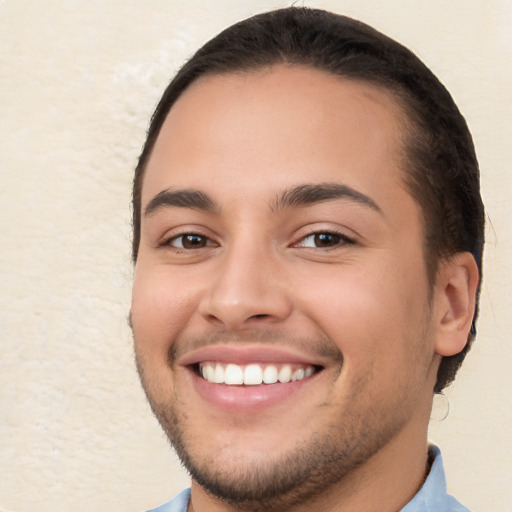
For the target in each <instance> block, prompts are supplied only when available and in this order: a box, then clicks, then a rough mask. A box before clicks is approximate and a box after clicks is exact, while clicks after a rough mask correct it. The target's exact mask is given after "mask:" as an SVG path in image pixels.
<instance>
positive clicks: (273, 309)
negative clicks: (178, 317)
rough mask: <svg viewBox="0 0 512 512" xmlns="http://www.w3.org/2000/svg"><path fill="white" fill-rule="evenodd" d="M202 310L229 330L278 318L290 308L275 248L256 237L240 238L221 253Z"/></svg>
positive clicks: (287, 313)
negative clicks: (251, 322) (258, 321)
mask: <svg viewBox="0 0 512 512" xmlns="http://www.w3.org/2000/svg"><path fill="white" fill-rule="evenodd" d="M216 272H217V274H216V275H214V276H212V279H211V283H212V284H211V286H210V288H209V290H208V292H207V293H206V295H205V297H204V300H203V306H202V312H203V315H205V316H206V317H208V318H209V319H210V320H216V321H220V322H221V323H222V324H223V327H225V328H228V329H240V328H243V327H244V326H245V324H246V323H247V322H248V321H255V320H260V321H261V320H263V319H266V320H267V321H274V322H276V321H279V320H283V319H284V318H286V317H287V316H288V315H289V313H290V311H291V302H290V298H289V297H288V294H287V287H286V285H285V282H284V280H285V279H284V275H283V274H282V273H281V272H280V265H279V258H278V256H277V254H276V251H275V250H274V249H273V248H272V247H271V245H270V244H269V243H268V242H267V243H264V242H262V241H259V242H258V241H257V240H256V239H255V238H254V237H253V236H244V237H240V238H238V239H237V240H235V241H233V243H232V244H230V245H229V246H227V247H225V250H224V253H223V254H222V255H221V256H219V260H218V266H217V268H216Z"/></svg>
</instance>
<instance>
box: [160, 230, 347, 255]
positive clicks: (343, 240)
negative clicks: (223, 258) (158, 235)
mask: <svg viewBox="0 0 512 512" xmlns="http://www.w3.org/2000/svg"><path fill="white" fill-rule="evenodd" d="M325 235H327V236H328V237H334V238H335V239H337V241H335V243H333V244H332V245H327V246H324V247H307V246H306V245H304V243H305V241H306V240H307V239H308V238H313V239H315V238H316V237H320V236H325ZM186 237H190V238H193V237H195V238H198V239H201V241H203V242H204V245H200V246H196V247H184V246H183V241H184V239H185V238H186ZM180 239H181V247H177V246H175V245H173V242H175V241H177V240H180ZM209 242H212V240H211V238H209V237H208V236H206V235H203V234H201V233H195V232H189V233H182V234H180V235H175V236H173V237H171V238H168V239H166V240H164V241H163V242H162V243H161V244H160V246H162V247H164V246H167V247H171V248H172V249H174V250H175V251H176V252H186V251H193V250H197V249H205V248H208V247H215V245H216V244H215V243H210V244H209ZM355 243H356V241H355V240H353V239H352V238H350V237H348V236H346V235H345V234H343V233H340V232H338V231H329V230H325V231H322V230H319V231H314V232H312V233H309V234H307V235H305V236H303V237H301V238H300V240H299V241H298V242H295V243H293V244H292V245H291V247H303V248H305V249H325V250H329V249H331V250H332V249H337V248H338V247H340V246H343V245H354V244H355Z"/></svg>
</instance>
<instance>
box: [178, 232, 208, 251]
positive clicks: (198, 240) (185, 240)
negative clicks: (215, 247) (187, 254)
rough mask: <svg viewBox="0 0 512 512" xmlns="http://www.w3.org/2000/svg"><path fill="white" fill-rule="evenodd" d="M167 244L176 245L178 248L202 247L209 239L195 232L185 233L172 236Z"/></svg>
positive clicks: (206, 244) (205, 245)
mask: <svg viewBox="0 0 512 512" xmlns="http://www.w3.org/2000/svg"><path fill="white" fill-rule="evenodd" d="M169 245H171V246H172V247H177V248H178V249H202V248H203V247H207V246H208V245H211V244H209V239H208V237H206V236H203V235H198V234H196V233H187V234H186V235H180V236H177V237H176V238H173V239H172V240H171V241H170V242H169Z"/></svg>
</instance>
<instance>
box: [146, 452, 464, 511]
mask: <svg viewBox="0 0 512 512" xmlns="http://www.w3.org/2000/svg"><path fill="white" fill-rule="evenodd" d="M430 456H431V457H434V462H433V464H432V468H431V469H430V473H429V475H428V477H427V479H426V480H425V483H424V484H423V486H422V487H421V489H420V490H419V491H418V493H417V494H416V496H414V498H413V499H412V500H411V501H410V502H409V503H408V504H407V505H406V506H405V507H404V508H403V509H402V510H401V511H400V512H470V511H469V509H467V508H466V507H464V506H463V505H461V504H460V503H459V502H458V501H457V500H456V499H455V498H454V497H453V496H450V495H449V494H448V493H447V491H446V477H445V474H444V466H443V458H442V456H441V452H440V451H439V448H437V447H436V446H431V447H430ZM189 500H190V489H185V490H184V491H182V492H180V494H178V495H177V496H176V497H175V498H174V499H173V500H171V501H169V502H168V503H166V504H165V505H162V506H160V507H158V508H155V509H153V510H148V512H187V506H188V502H189Z"/></svg>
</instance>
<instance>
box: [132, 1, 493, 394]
mask: <svg viewBox="0 0 512 512" xmlns="http://www.w3.org/2000/svg"><path fill="white" fill-rule="evenodd" d="M276 64H292V65H303V66H308V67H311V68H314V69H318V70H322V71H326V72H328V73H331V74H333V75H337V76H341V77H346V78H350V79H353V80H357V81H361V82H365V83H368V84H371V85H374V86H377V87H380V88H382V89H385V90H386V91H389V92H390V93H391V94H393V96H394V97H395V99H396V101H397V102H398V103H399V104H400V106H401V107H402V109H403V111H404V113H405V115H406V119H407V128H406V132H405V133H404V137H405V140H404V145H405V152H406V156H407V164H406V166H404V169H403V171H404V176H403V179H404V183H405V184H406V185H407V187H408V189H409V191H410V193H411V195H412V196H413V197H414V198H415V200H416V201H417V202H418V204H419V205H420V207H421V211H422V214H423V225H424V234H425V239H424V252H425V261H426V265H427V272H428V278H429V281H430V283H432V284H433V283H434V282H435V279H436V275H437V268H438V263H439V261H440V260H441V259H443V258H449V257H450V256H452V255H454V254H456V253H458V252H463V251H468V252H470V253H471V254H472V255H473V256H474V258H475V260H476V263H477V265H478V269H479V272H480V275H481V272H482V251H483V243H484V208H483V204H482V200H481V197H480V185H479V168H478V162H477V159H476V155H475V150H474V146H473V142H472V138H471V134H470V132H469V129H468V127H467V125H466V122H465V120H464V118H463V116H462V115H461V113H460V112H459V110H458V108H457V106H456V105H455V103H454V101H453V99H452V97H451V95H450V94H449V92H448V91H447V90H446V88H445V87H444V86H443V85H442V84H441V82H440V81H439V80H438V79H437V78H436V77H435V76H434V75H433V73H432V72H431V71H430V70H429V69H428V68H427V67H426V66H425V65H424V64H423V63H422V62H421V61H420V60H419V59H418V58H417V57H416V56H415V55H414V54H413V53H412V52H410V51H409V50H408V49H406V48H405V47H403V46H401V45H400V44H399V43H397V42H396V41H394V40H392V39H390V38H388V37H386V36H385V35H383V34H381V33H379V32H377V31H376V30H374V29H373V28H371V27H369V26H367V25H365V24H363V23H361V22H359V21H356V20H353V19H350V18H347V17H345V16H340V15H334V14H331V13H327V12H324V11H320V10H313V9H307V8H289V9H282V10H278V11H274V12H271V13H266V14H261V15H258V16H254V17H253V18H250V19H248V20H245V21H242V22H240V23H238V24H236V25H233V26H231V27H229V28H228V29H226V30H225V31H223V32H222V33H221V34H219V35H218V36H217V37H215V38H214V39H212V40H211V41H209V42H208V43H207V44H205V45H204V46H203V47H202V48H201V49H200V50H199V51H198V52H197V53H196V54H195V55H194V56H193V57H192V58H191V59H190V60H189V61H188V62H187V63H186V64H185V65H184V66H183V67H182V68H181V70H180V71H179V73H178V74H177V75H176V77H175V78H174V79H173V80H172V82H171V83H170V84H169V86H168V87H167V89H166V91H165V92H164V94H163V96H162V99H161V100H160V102H159V104H158V106H157V108H156V110H155V113H154V115H153V117H152V121H151V125H150V127H149V130H148V135H147V139H146V143H145V145H144V149H143V152H142V154H141V156H140V159H139V162H138V165H137V168H136V171H135V177H134V184H133V247H132V254H133V260H134V262H136V260H137V255H138V249H139V243H140V226H141V190H142V184H143V180H144V172H145V169H146V165H147V162H148V159H149V157H150V155H151V151H152V149H153V146H154V144H155V141H156V139H157V137H158V135H159V133H160V129H161V127H162V125H163V123H164V121H165V119H166V117H167V114H168V113H169V111H170V109H171V108H172V106H173V105H174V103H175V102H176V101H177V100H178V98H179V97H180V96H181V94H182V93H183V92H184V91H185V90H186V89H187V88H188V87H189V86H190V85H191V84H192V83H194V82H195V81H196V80H197V79H199V78H200V77H204V76H208V75H214V74H225V73H237V72H248V71H254V70H259V69H265V68H269V67H271V66H274V65H276ZM212 178H213V177H212ZM477 312H478V310H477V309H476V310H475V318H474V321H473V324H472V327H471V332H470V333H469V335H468V341H467V343H466V345H465V347H464V348H463V350H462V351H461V352H460V353H458V354H456V355H453V356H448V357H444V358H443V360H442V362H441V364H440V367H439V372H438V378H437V382H436V385H435V391H436V392H441V391H442V390H443V389H444V388H445V387H446V386H447V385H449V384H450V383H451V382H452V381H453V379H454V378H455V375H456V373H457V370H458V369H459V367H460V366H461V364H462V362H463V360H464V358H465V356H466V354H467V352H468V350H469V349H470V347H471V344H472V342H473V340H474V338H475V335H476V317H477Z"/></svg>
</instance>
